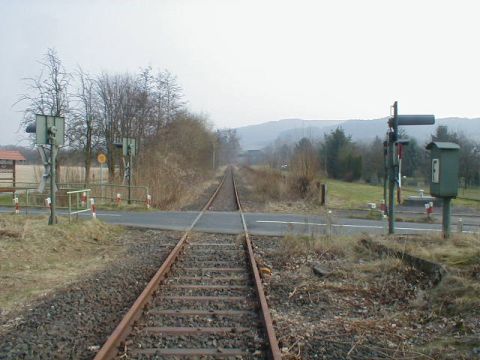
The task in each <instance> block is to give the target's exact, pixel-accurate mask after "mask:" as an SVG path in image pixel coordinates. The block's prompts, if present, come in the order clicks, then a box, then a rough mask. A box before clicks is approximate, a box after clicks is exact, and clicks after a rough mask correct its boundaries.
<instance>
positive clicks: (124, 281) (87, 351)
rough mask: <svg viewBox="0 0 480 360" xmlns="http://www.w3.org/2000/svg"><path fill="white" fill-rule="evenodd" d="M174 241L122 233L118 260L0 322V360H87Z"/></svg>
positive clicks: (171, 235)
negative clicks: (123, 249) (120, 251)
mask: <svg viewBox="0 0 480 360" xmlns="http://www.w3.org/2000/svg"><path fill="white" fill-rule="evenodd" d="M180 237H181V233H179V232H170V231H169V232H166V231H151V230H148V231H141V230H127V231H126V232H125V233H124V234H122V235H121V237H120V239H118V242H117V244H115V245H116V246H125V247H127V251H126V252H125V253H124V254H123V256H122V258H118V259H116V260H113V261H111V262H110V263H109V264H108V265H107V266H106V268H105V269H104V270H101V271H98V272H96V273H94V274H92V275H90V276H88V277H87V278H84V279H81V280H78V281H76V282H74V283H73V284H71V285H68V286H67V287H65V288H62V289H60V290H58V291H55V292H53V293H51V294H49V295H47V296H45V297H44V298H41V299H39V300H38V301H37V302H35V303H33V304H31V305H30V306H27V307H26V308H24V309H23V310H21V311H19V312H17V313H10V314H8V316H6V318H4V319H2V320H1V327H0V359H2V360H3V359H12V360H13V359H91V358H93V356H94V355H95V353H96V352H97V351H98V349H99V347H100V346H101V345H102V344H103V343H104V342H105V341H106V339H107V338H108V336H109V335H110V334H111V332H112V331H113V330H114V329H115V327H116V326H117V324H118V323H119V322H120V320H121V319H122V317H123V315H124V314H125V313H126V311H127V310H128V309H129V308H130V306H131V305H132V304H133V302H134V301H135V300H136V298H137V297H138V295H139V294H140V293H141V292H142V290H143V289H144V287H145V286H146V284H147V283H148V281H149V280H150V279H151V277H152V276H153V275H154V274H155V272H156V271H157V269H158V268H159V266H160V265H161V264H162V263H163V261H164V260H165V258H166V256H167V255H168V253H169V252H170V250H171V249H172V248H173V246H174V245H175V244H176V243H177V242H178V240H179V239H180ZM164 245H166V246H164Z"/></svg>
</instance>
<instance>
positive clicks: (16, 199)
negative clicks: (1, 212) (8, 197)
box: [13, 196, 20, 214]
mask: <svg viewBox="0 0 480 360" xmlns="http://www.w3.org/2000/svg"><path fill="white" fill-rule="evenodd" d="M13 202H14V203H15V214H20V203H19V202H18V197H17V196H15V199H13Z"/></svg>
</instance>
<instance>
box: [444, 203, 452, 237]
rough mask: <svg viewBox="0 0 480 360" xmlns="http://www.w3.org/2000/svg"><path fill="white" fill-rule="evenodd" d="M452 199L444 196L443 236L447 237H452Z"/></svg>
mask: <svg viewBox="0 0 480 360" xmlns="http://www.w3.org/2000/svg"><path fill="white" fill-rule="evenodd" d="M451 200H452V198H450V197H447V198H443V213H442V230H443V237H444V238H445V239H447V238H449V237H450V215H451V208H450V202H451Z"/></svg>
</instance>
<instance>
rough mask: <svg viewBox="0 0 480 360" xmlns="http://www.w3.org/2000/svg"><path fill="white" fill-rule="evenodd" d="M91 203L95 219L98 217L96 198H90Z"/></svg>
mask: <svg viewBox="0 0 480 360" xmlns="http://www.w3.org/2000/svg"><path fill="white" fill-rule="evenodd" d="M90 204H91V209H92V217H93V218H94V219H95V218H96V217H97V208H96V206H95V199H94V198H90Z"/></svg>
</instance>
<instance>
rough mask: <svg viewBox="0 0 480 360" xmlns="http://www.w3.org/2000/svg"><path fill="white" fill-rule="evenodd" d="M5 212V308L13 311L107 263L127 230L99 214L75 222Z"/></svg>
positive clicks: (1, 294) (1, 240)
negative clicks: (97, 218) (51, 223)
mask: <svg viewBox="0 0 480 360" xmlns="http://www.w3.org/2000/svg"><path fill="white" fill-rule="evenodd" d="M60 221H61V222H60V224H58V225H56V226H48V225H47V218H46V217H24V216H21V217H19V216H14V215H2V216H1V217H0V308H1V310H2V311H9V310H12V309H14V308H16V307H19V306H22V305H23V304H25V303H28V302H30V301H32V300H33V299H35V298H36V297H38V296H40V295H43V294H46V293H48V292H49V291H51V290H52V289H54V288H56V287H59V286H64V285H65V284H66V283H68V282H70V281H72V280H74V279H76V278H78V277H79V276H81V275H85V274H86V273H89V272H91V271H94V270H96V269H99V268H102V267H103V266H105V264H106V262H108V261H109V260H110V259H112V258H113V257H114V256H116V255H118V254H119V253H120V252H121V251H122V247H120V246H114V245H115V241H114V240H115V238H116V237H117V236H118V235H119V234H120V232H121V231H122V230H120V228H119V227H114V226H111V225H106V224H103V223H101V222H98V221H95V220H89V221H81V222H76V223H72V224H68V223H66V222H65V221H66V220H64V219H62V218H60Z"/></svg>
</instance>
